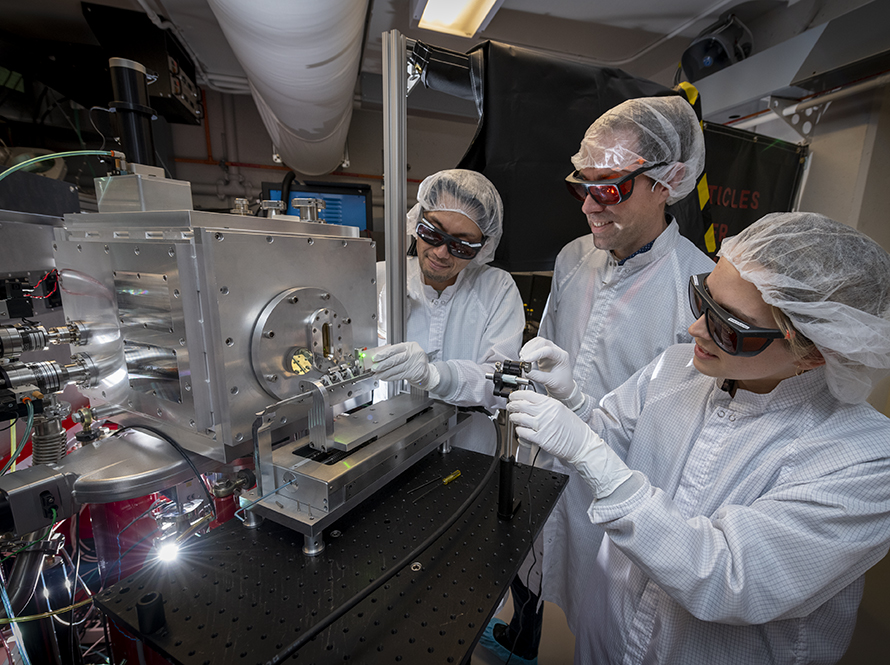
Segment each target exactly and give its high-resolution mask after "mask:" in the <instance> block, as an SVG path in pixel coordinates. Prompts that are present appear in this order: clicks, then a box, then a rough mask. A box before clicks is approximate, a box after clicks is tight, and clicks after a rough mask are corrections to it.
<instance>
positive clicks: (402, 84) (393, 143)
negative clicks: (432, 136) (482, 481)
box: [383, 30, 408, 397]
mask: <svg viewBox="0 0 890 665" xmlns="http://www.w3.org/2000/svg"><path fill="white" fill-rule="evenodd" d="M407 67H408V56H407V43H406V41H405V36H404V35H402V34H401V33H400V32H399V31H398V30H390V31H389V32H384V33H383V177H384V181H383V182H384V188H383V203H384V220H385V229H386V341H387V343H388V344H398V343H400V342H404V341H405V337H406V334H407V332H406V331H407V322H406V317H405V300H406V298H407V294H408V286H407V261H406V259H405V251H406V246H405V235H406V234H405V217H406V216H407V202H406V189H407V188H406V182H407V173H408V172H407V168H406V161H407V157H406V155H407V150H406V146H407V134H408V132H407V126H408V120H407V114H408V101H407V89H408V72H407ZM387 392H388V396H389V397H393V396H395V394H396V393H397V392H398V387H397V385H396V384H394V383H390V384H389V388H388V389H387Z"/></svg>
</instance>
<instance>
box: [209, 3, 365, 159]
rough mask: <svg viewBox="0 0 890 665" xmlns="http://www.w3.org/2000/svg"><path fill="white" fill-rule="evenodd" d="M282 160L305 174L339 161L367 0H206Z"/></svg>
mask: <svg viewBox="0 0 890 665" xmlns="http://www.w3.org/2000/svg"><path fill="white" fill-rule="evenodd" d="M208 4H209V5H210V8H211V9H212V10H213V13H214V15H215V16H216V20H217V21H218V22H219V25H220V27H221V28H222V31H223V33H225V36H226V39H227V40H228V42H229V45H230V46H231V47H232V50H233V51H234V52H235V56H236V57H237V58H238V62H239V63H240V64H241V67H243V68H244V71H245V73H246V74H247V78H248V81H249V82H250V90H251V94H252V95H253V99H254V101H255V102H256V105H257V108H258V109H259V112H260V115H261V116H262V118H263V124H265V126H266V131H268V132H269V136H271V137H272V142H273V144H274V145H275V147H276V148H277V149H278V154H279V155H280V156H281V159H282V161H284V163H285V164H287V165H288V166H289V167H291V168H292V169H294V170H295V171H299V172H300V173H305V174H307V175H322V174H324V173H329V172H331V171H333V170H334V169H335V168H337V166H338V165H339V164H340V162H341V161H342V159H343V152H344V151H343V148H344V146H345V144H346V135H347V133H348V131H349V122H350V119H351V118H352V96H353V92H354V89H355V81H356V77H357V76H358V67H359V60H360V58H361V46H362V33H363V30H364V23H365V15H366V13H367V6H368V2H367V0H251V1H250V2H245V1H244V0H208Z"/></svg>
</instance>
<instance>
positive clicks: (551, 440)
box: [507, 390, 632, 499]
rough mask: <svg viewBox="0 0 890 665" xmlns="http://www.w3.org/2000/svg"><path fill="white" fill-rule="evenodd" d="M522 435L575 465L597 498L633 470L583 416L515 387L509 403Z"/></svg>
mask: <svg viewBox="0 0 890 665" xmlns="http://www.w3.org/2000/svg"><path fill="white" fill-rule="evenodd" d="M507 411H509V412H510V421H511V422H512V423H513V424H514V425H516V434H517V435H518V436H519V438H520V439H524V440H526V441H528V442H529V443H534V444H536V445H538V446H540V447H541V448H542V449H544V450H546V451H547V452H548V453H550V454H552V455H556V456H557V457H561V458H562V459H564V460H566V461H567V462H569V463H570V464H571V465H572V466H574V467H575V468H576V469H577V470H578V473H579V474H581V477H583V478H584V480H585V481H587V484H588V485H590V488H591V489H592V490H593V495H594V497H595V498H597V499H601V498H603V497H606V496H609V495H610V494H611V493H612V492H614V491H615V490H616V489H618V486H619V485H621V483H623V482H624V481H625V480H627V479H628V478H630V477H631V475H632V473H631V470H630V469H628V468H627V465H626V464H625V463H624V462H622V461H621V458H620V457H618V455H616V454H615V452H614V451H613V450H612V449H611V448H610V447H609V446H607V445H606V442H605V441H603V440H602V439H601V438H600V437H599V436H598V435H597V434H596V433H595V432H594V431H593V430H592V429H590V427H588V426H587V423H585V422H584V421H583V420H581V419H580V418H579V417H578V416H576V415H575V414H574V413H572V412H571V411H570V410H569V409H568V407H566V406H565V405H564V404H562V403H561V402H558V401H556V400H555V399H553V398H552V397H549V396H547V395H542V394H540V393H534V392H532V391H530V390H516V391H514V392H512V393H511V394H510V401H509V402H508V403H507Z"/></svg>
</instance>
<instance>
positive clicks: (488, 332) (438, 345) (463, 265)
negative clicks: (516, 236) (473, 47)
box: [372, 169, 525, 455]
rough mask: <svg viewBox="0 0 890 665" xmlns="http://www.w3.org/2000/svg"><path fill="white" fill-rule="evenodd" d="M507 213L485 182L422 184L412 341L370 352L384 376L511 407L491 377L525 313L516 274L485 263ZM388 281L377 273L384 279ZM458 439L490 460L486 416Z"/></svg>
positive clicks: (470, 401)
mask: <svg viewBox="0 0 890 665" xmlns="http://www.w3.org/2000/svg"><path fill="white" fill-rule="evenodd" d="M503 220H504V206H503V203H502V202H501V197H500V195H499V194H498V192H497V190H496V189H495V187H494V185H493V184H491V182H490V181H489V180H488V179H487V178H486V177H485V176H483V175H482V174H480V173H477V172H475V171H467V170H463V169H450V170H447V171H440V172H438V173H435V174H433V175H431V176H429V177H428V178H426V179H424V181H423V182H422V183H420V188H419V189H418V193H417V204H416V205H415V206H414V207H413V208H411V210H410V211H409V212H408V220H407V221H408V230H409V232H411V233H413V234H414V237H415V238H416V239H417V256H416V257H408V266H407V281H408V302H407V305H406V308H407V318H408V321H407V339H408V341H407V342H404V343H401V344H394V345H392V346H390V347H384V349H383V350H382V351H374V350H372V354H373V359H374V365H373V369H374V371H375V372H377V376H378V378H380V379H382V380H387V381H395V380H401V379H405V380H407V381H408V383H410V384H412V385H414V386H417V387H419V388H423V389H424V390H427V391H429V393H430V396H431V397H434V398H436V399H440V400H443V401H445V402H448V403H449V404H455V405H457V406H483V407H486V408H487V409H488V410H490V411H494V410H495V409H499V408H504V405H505V400H504V399H503V398H500V397H495V396H494V395H493V390H494V385H493V384H492V383H491V381H488V380H486V379H485V374H486V372H488V373H491V372H493V371H494V363H495V361H498V360H504V359H512V360H515V359H516V358H517V357H518V356H519V347H520V346H521V345H522V331H523V328H524V327H525V312H524V310H523V307H522V298H521V297H520V295H519V289H517V288H516V283H515V282H514V281H513V278H512V277H511V276H510V274H509V273H507V272H505V271H503V270H500V269H499V268H494V267H492V266H489V265H486V264H487V263H488V262H489V261H491V260H492V258H494V253H495V250H496V249H497V246H498V243H499V242H500V239H501V233H502V231H503ZM380 277H382V275H381V274H380V271H378V279H380ZM385 303H386V291H385V285H383V287H382V288H381V289H380V293H379V296H378V317H377V320H378V322H379V324H378V325H379V327H378V334H379V336H380V337H381V339H382V340H385V339H386V329H385V324H386V311H385ZM472 419H473V422H471V423H470V424H469V426H468V428H467V430H466V431H465V432H463V433H461V434H459V435H456V436H455V438H454V440H453V441H452V444H453V445H456V446H458V447H462V448H467V449H469V450H475V451H477V452H483V453H487V454H489V455H493V454H494V453H495V452H496V451H495V433H494V429H493V427H492V425H491V423H490V422H489V421H488V419H487V418H485V416H483V415H481V414H473V415H472Z"/></svg>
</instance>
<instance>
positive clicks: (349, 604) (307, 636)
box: [267, 421, 501, 665]
mask: <svg viewBox="0 0 890 665" xmlns="http://www.w3.org/2000/svg"><path fill="white" fill-rule="evenodd" d="M492 424H493V425H494V429H495V433H496V435H497V440H498V449H500V447H501V446H500V441H501V428H500V425H498V424H497V423H496V422H495V421H492ZM499 461H500V458H499V457H498V456H497V455H495V456H494V457H493V458H492V461H491V465H490V466H489V467H488V471H486V472H485V476H484V477H483V478H482V481H481V482H480V483H479V485H477V486H476V489H475V490H473V493H472V494H470V496H469V497H467V499H466V501H464V502H463V503H462V504H461V505H460V507H459V508H458V509H457V510H456V511H455V512H454V514H453V515H452V516H451V517H449V518H448V520H447V521H446V522H445V523H444V524H442V526H440V527H439V528H438V529H436V531H435V532H433V533H432V534H430V536H429V537H428V538H427V539H426V540H424V541H423V542H422V543H421V544H420V545H418V546H417V547H416V548H415V549H414V550H413V551H411V552H409V553H408V555H407V556H405V557H404V558H403V559H402V560H401V561H399V562H398V563H397V564H396V565H395V566H393V567H392V568H390V569H389V570H388V571H387V572H386V573H384V574H383V575H381V576H380V577H379V578H377V579H376V580H374V581H373V582H372V583H371V584H369V585H368V586H366V587H365V588H364V589H362V590H361V591H359V592H358V593H357V594H355V595H354V596H353V597H352V598H350V599H349V600H347V601H346V602H345V603H343V604H342V605H340V607H338V608H337V609H336V610H334V611H333V612H331V614H329V615H328V616H326V617H325V618H324V619H322V620H321V621H319V622H318V623H317V624H315V625H314V626H312V628H310V629H309V630H307V631H306V632H304V633H303V634H302V635H300V637H299V638H297V640H295V641H294V642H292V643H291V644H290V645H289V646H288V647H287V648H286V649H285V650H284V651H282V652H281V653H279V654H278V655H277V656H275V657H274V658H272V660H270V661H268V663H267V665H277V664H278V663H282V662H284V661H285V660H287V659H288V658H290V657H291V656H292V655H293V654H294V653H295V652H296V651H297V650H299V649H300V648H301V647H302V646H303V645H304V644H306V643H307V642H308V641H309V640H311V639H312V638H314V637H315V636H316V635H318V634H319V633H320V632H321V631H323V630H324V629H325V628H327V627H328V626H330V625H331V624H332V623H334V622H335V621H337V619H339V618H340V617H342V616H343V615H344V614H346V613H347V612H349V610H351V609H352V608H353V607H355V606H356V605H358V604H359V603H360V602H361V601H363V600H364V599H365V598H367V597H368V596H370V595H371V594H372V593H374V592H375V591H376V590H377V589H379V588H380V587H381V586H383V585H384V584H386V583H387V582H388V581H389V580H390V579H392V578H393V577H395V575H396V574H398V573H399V572H401V570H402V569H403V568H404V567H405V566H407V565H408V564H409V563H411V562H413V561H416V560H417V558H418V557H419V556H420V555H421V554H423V552H424V551H425V550H426V549H427V548H429V547H430V545H432V544H433V543H434V542H436V541H437V540H438V539H439V538H441V537H442V535H444V534H445V532H447V531H448V529H450V528H451V527H452V526H454V524H455V523H456V522H457V520H459V519H460V518H461V516H462V515H463V514H464V513H465V512H466V510H467V508H469V507H470V506H471V505H473V504H474V503H475V502H476V499H477V498H478V497H479V495H480V494H482V490H483V489H485V486H486V485H487V484H488V481H489V480H490V479H491V477H492V476H493V475H494V470H495V469H496V468H497V466H498V462H499Z"/></svg>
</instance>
